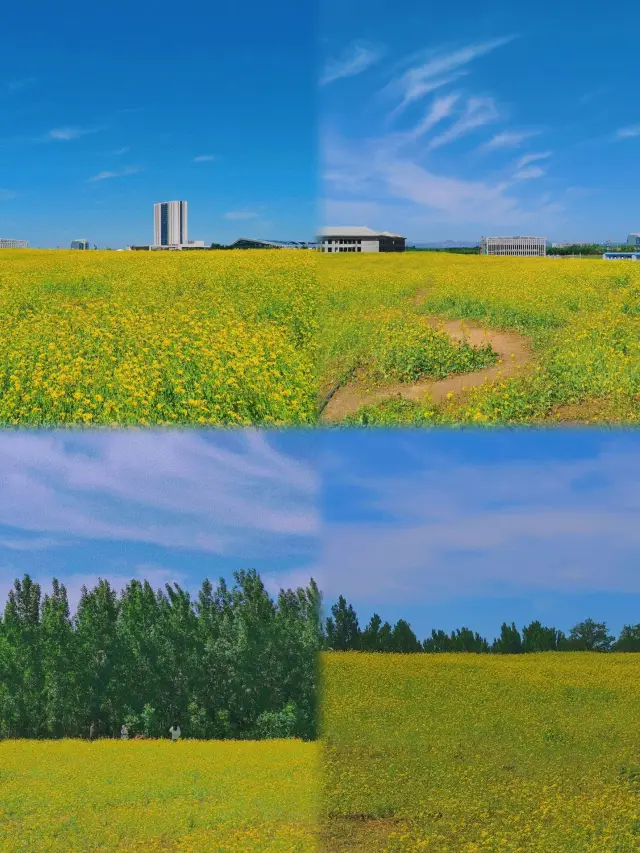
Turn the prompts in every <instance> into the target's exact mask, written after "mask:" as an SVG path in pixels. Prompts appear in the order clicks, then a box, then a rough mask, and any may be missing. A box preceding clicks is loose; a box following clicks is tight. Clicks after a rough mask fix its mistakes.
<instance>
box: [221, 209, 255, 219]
mask: <svg viewBox="0 0 640 853" xmlns="http://www.w3.org/2000/svg"><path fill="white" fill-rule="evenodd" d="M259 215H260V214H259V213H256V212H255V211H253V210H230V211H228V212H227V213H225V214H224V218H225V219H257V218H258V216H259Z"/></svg>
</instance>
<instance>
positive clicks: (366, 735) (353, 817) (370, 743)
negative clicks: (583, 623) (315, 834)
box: [322, 652, 640, 853]
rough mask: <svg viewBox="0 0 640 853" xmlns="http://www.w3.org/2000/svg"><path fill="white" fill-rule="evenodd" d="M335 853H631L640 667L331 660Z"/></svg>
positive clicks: (568, 660) (613, 657) (564, 656)
mask: <svg viewBox="0 0 640 853" xmlns="http://www.w3.org/2000/svg"><path fill="white" fill-rule="evenodd" d="M323 679H324V688H323V696H324V702H323V715H324V720H323V738H324V745H323V762H322V766H323V772H324V781H323V784H324V807H323V814H324V817H323V835H324V837H325V839H326V849H327V850H329V851H331V853H347V851H350V853H354V851H366V850H375V851H376V853H417V851H428V853H636V851H638V850H640V654H621V653H617V654H606V655H604V654H598V653H588V652H572V653H569V652H562V653H557V652H556V653H544V654H534V655H508V656H501V655H473V654H438V655H424V654H420V655H392V654H378V655H375V654H359V653H357V652H350V653H328V654H324V655H323Z"/></svg>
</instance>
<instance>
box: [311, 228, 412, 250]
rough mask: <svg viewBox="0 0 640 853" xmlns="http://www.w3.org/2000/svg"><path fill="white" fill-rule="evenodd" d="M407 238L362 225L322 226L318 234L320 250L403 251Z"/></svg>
mask: <svg viewBox="0 0 640 853" xmlns="http://www.w3.org/2000/svg"><path fill="white" fill-rule="evenodd" d="M406 243H407V238H406V237H402V236H401V235H400V234H394V233H393V232H391V231H373V230H372V229H371V228H365V227H364V226H351V225H343V226H334V227H331V226H330V227H327V228H322V229H321V231H320V235H319V236H318V250H319V251H320V252H404V251H405V249H406Z"/></svg>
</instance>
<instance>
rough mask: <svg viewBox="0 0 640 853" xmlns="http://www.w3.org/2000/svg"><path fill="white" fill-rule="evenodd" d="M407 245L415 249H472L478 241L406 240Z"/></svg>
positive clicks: (477, 244)
mask: <svg viewBox="0 0 640 853" xmlns="http://www.w3.org/2000/svg"><path fill="white" fill-rule="evenodd" d="M407 245H409V246H415V247H416V249H473V248H474V247H475V246H479V245H480V241H479V240H474V241H473V242H470V241H467V242H464V241H462V242H456V241H455V240H444V241H443V242H442V243H412V242H411V241H410V240H407Z"/></svg>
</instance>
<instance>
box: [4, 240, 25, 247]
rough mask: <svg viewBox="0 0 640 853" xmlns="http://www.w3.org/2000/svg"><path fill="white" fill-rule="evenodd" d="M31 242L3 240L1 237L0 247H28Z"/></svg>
mask: <svg viewBox="0 0 640 853" xmlns="http://www.w3.org/2000/svg"><path fill="white" fill-rule="evenodd" d="M28 248H29V243H28V242H27V241H26V240H3V239H0V249H28Z"/></svg>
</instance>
